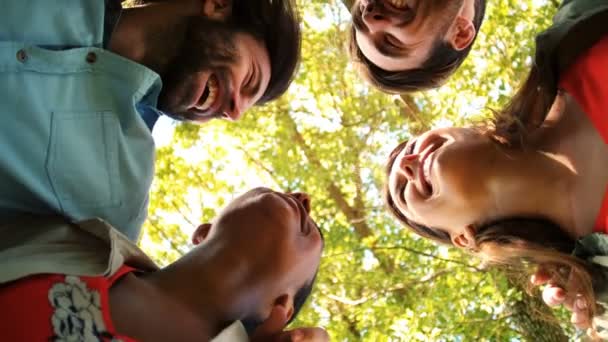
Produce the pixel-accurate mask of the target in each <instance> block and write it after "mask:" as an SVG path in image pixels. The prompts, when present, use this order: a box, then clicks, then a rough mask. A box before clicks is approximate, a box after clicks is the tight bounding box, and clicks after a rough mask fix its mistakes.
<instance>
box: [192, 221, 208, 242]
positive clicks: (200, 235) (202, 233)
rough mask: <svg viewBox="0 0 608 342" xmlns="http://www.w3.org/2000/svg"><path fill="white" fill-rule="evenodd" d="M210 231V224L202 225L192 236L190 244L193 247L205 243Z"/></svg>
mask: <svg viewBox="0 0 608 342" xmlns="http://www.w3.org/2000/svg"><path fill="white" fill-rule="evenodd" d="M210 230H211V223H203V224H201V225H200V226H198V227H197V228H196V230H195V231H194V234H192V243H193V244H195V245H199V244H200V243H201V242H203V241H205V239H206V238H207V235H209V231H210Z"/></svg>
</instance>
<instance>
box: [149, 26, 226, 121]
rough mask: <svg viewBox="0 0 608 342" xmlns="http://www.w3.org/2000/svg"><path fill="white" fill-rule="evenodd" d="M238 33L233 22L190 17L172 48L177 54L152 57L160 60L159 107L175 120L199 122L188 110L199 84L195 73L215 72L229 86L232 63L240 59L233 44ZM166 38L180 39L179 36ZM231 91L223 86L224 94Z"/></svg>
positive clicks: (158, 68) (220, 82) (221, 81)
mask: <svg viewBox="0 0 608 342" xmlns="http://www.w3.org/2000/svg"><path fill="white" fill-rule="evenodd" d="M235 34H236V30H235V28H234V27H232V26H231V25H228V24H224V23H219V22H216V21H210V20H207V19H204V18H198V17H191V18H189V20H188V22H187V26H186V28H185V29H184V30H183V34H182V37H183V39H181V44H177V45H176V46H175V47H174V49H173V51H177V53H175V54H174V55H173V57H172V58H170V57H169V58H168V57H167V54H166V53H165V54H163V53H160V54H159V55H158V56H156V57H154V56H153V58H156V60H157V61H159V62H160V63H158V64H157V66H156V67H153V68H154V69H156V71H158V72H159V73H160V75H161V79H162V81H163V89H162V91H161V94H160V98H159V106H158V107H159V109H160V110H162V111H163V112H165V113H166V114H167V115H168V116H170V117H172V118H174V119H176V120H189V121H196V118H197V116H196V114H195V113H192V112H188V106H189V105H191V104H190V103H187V102H188V100H189V99H192V97H193V94H192V93H193V92H194V91H195V88H196V86H197V85H196V84H192V83H193V82H192V76H193V75H194V74H195V73H197V72H201V71H213V74H214V75H215V76H216V77H217V78H218V79H219V84H221V85H222V86H223V87H225V88H226V87H227V86H228V84H229V82H228V80H227V78H228V77H229V75H230V69H229V66H230V64H232V63H233V62H235V61H237V60H238V56H237V53H236V49H235V46H234V37H235ZM159 38H160V37H159ZM164 39H172V41H180V39H179V38H177V39H176V37H164ZM169 42H171V40H170V41H169ZM167 43H168V42H167V41H165V42H163V41H158V42H157V43H156V44H157V46H162V45H165V46H166V45H167ZM163 59H164V61H163ZM150 64H152V65H154V63H150ZM228 91H229V89H224V94H228V93H229V92H228Z"/></svg>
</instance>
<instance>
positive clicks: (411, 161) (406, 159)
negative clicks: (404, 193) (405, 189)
mask: <svg viewBox="0 0 608 342" xmlns="http://www.w3.org/2000/svg"><path fill="white" fill-rule="evenodd" d="M418 156H419V155H418V154H406V155H405V156H403V158H401V162H400V166H401V170H402V171H403V173H404V174H405V178H407V180H408V181H412V180H414V178H415V177H416V172H415V169H416V165H417V164H418Z"/></svg>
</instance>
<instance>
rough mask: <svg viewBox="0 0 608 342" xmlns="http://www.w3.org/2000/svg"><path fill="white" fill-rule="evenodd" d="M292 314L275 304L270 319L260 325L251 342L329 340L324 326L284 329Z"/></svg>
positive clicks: (319, 341)
mask: <svg viewBox="0 0 608 342" xmlns="http://www.w3.org/2000/svg"><path fill="white" fill-rule="evenodd" d="M289 317H290V315H289V314H288V313H287V310H285V307H281V306H275V307H273V309H272V311H271V312H270V316H269V317H268V319H266V320H265V321H264V323H262V325H260V326H259V327H258V328H257V329H256V330H255V332H254V333H253V336H252V337H251V342H328V341H329V334H327V331H325V329H323V328H318V327H316V328H310V327H309V328H295V329H292V330H289V331H283V328H284V327H285V325H286V324H287V322H288V321H289Z"/></svg>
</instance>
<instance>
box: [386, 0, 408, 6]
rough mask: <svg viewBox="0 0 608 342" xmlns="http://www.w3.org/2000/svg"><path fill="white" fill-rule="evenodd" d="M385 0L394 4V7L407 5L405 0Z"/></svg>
mask: <svg viewBox="0 0 608 342" xmlns="http://www.w3.org/2000/svg"><path fill="white" fill-rule="evenodd" d="M387 1H388V2H390V3H391V5H393V6H395V7H396V8H405V7H407V0H387Z"/></svg>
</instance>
